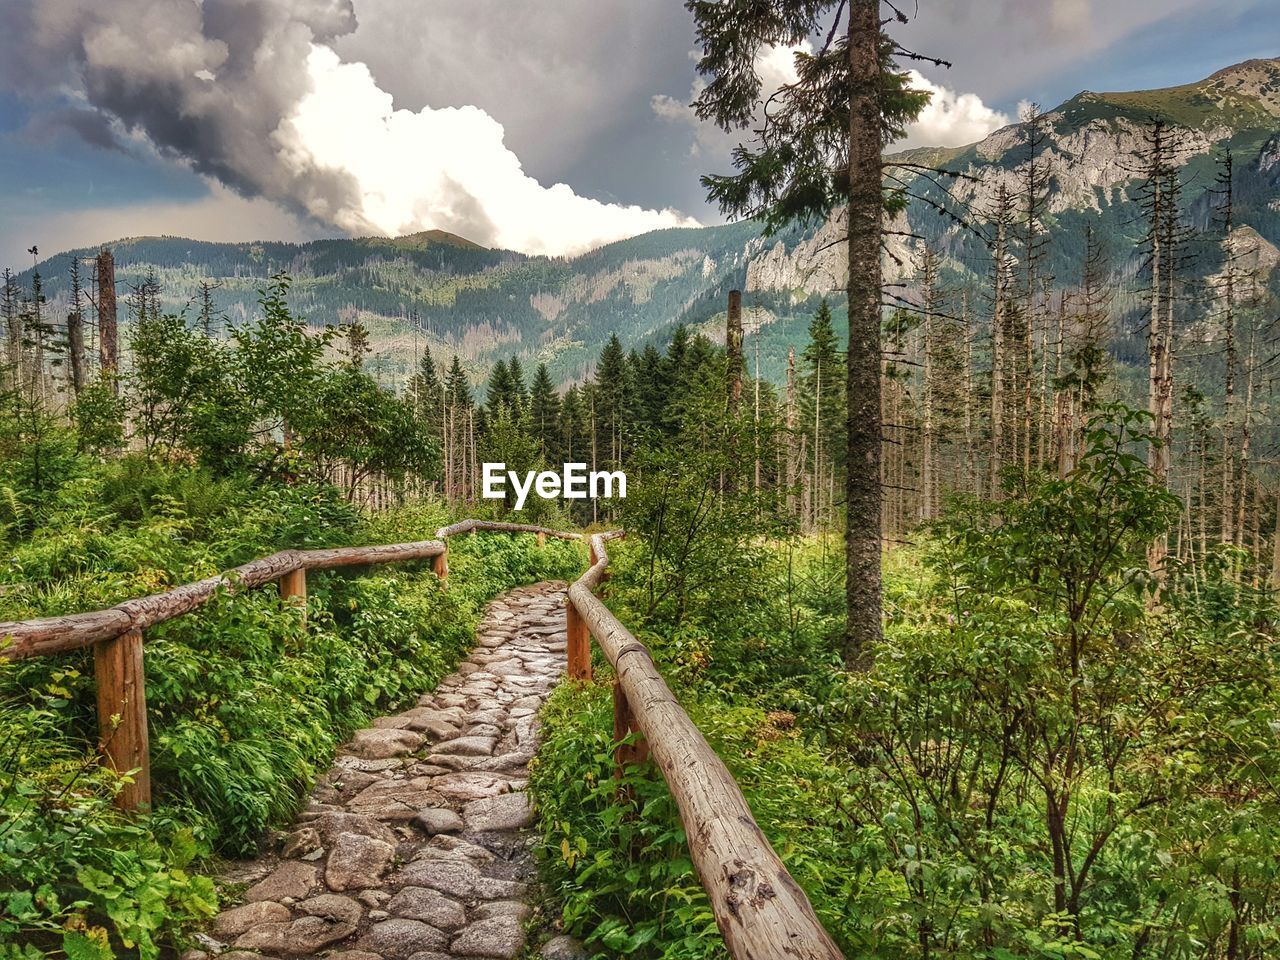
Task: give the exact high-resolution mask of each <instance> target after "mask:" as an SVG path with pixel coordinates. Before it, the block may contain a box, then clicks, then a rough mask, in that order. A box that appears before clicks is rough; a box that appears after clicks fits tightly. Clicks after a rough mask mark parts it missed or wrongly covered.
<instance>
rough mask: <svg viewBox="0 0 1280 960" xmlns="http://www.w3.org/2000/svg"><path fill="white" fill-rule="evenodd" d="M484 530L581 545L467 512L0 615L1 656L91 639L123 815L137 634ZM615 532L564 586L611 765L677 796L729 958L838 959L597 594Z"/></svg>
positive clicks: (107, 751) (574, 655) (132, 787)
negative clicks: (431, 523) (210, 572)
mask: <svg viewBox="0 0 1280 960" xmlns="http://www.w3.org/2000/svg"><path fill="white" fill-rule="evenodd" d="M477 531H482V532H507V533H534V534H536V535H537V536H538V541H539V543H542V542H544V541H545V538H547V537H555V538H560V539H566V540H580V539H582V535H581V534H577V533H569V532H565V531H560V530H550V529H547V528H544V527H536V526H530V525H527V524H514V523H494V522H489V521H482V520H464V521H462V522H461V523H456V524H453V525H452V526H448V527H442V528H441V529H440V530H438V531H437V532H436V537H437V539H435V540H424V541H421V542H418V543H401V544H393V545H389V546H378V547H341V548H336V549H331V550H285V551H282V552H280V553H275V554H272V555H271V556H269V557H264V558H262V559H260V560H254V561H252V562H250V563H246V564H244V565H243V566H240V567H236V568H235V569H233V570H229V571H228V572H227V573H225V574H222V575H220V576H217V577H209V578H207V579H205V580H200V581H197V582H196V583H190V584H186V585H185V586H181V587H177V588H175V589H173V590H169V591H167V592H165V593H160V594H156V595H154V596H150V597H144V598H141V599H138V600H126V601H125V602H124V603H121V604H118V605H116V606H114V607H111V608H109V609H107V610H96V611H92V612H90V613H79V614H72V615H70V616H63V617H47V618H43V619H39V620H26V621H22V622H18V623H0V656H4V657H10V658H15V659H16V658H23V657H34V656H43V655H46V654H55V653H65V652H67V651H70V650H77V649H81V648H83V647H87V646H90V645H93V648H94V675H95V681H96V686H97V699H98V724H99V730H100V731H101V734H100V736H101V746H100V749H101V753H102V756H103V760H104V762H105V763H107V764H109V765H110V766H111V767H112V768H114V769H115V770H117V771H120V772H122V773H128V772H132V776H131V778H130V779H131V782H129V783H126V785H125V786H124V788H123V789H122V790H121V792H120V793H119V794H118V796H117V804H118V805H119V806H120V807H122V808H123V809H126V810H136V809H139V808H147V807H149V806H150V804H151V778H150V758H149V748H148V742H147V707H146V690H145V681H144V671H143V662H142V644H143V630H144V629H146V628H148V627H153V626H155V625H157V624H160V623H164V622H165V621H166V620H172V619H173V618H175V617H178V616H181V615H183V614H185V613H190V612H191V611H193V610H195V609H197V608H199V607H201V606H203V605H204V604H205V603H207V602H208V601H209V600H210V599H211V598H213V597H214V596H215V595H216V594H218V593H219V592H220V591H225V592H235V591H238V590H245V589H251V588H254V587H260V586H263V585H264V584H267V583H271V582H276V583H278V584H279V589H280V595H281V597H282V599H284V600H285V602H289V603H298V602H299V598H301V599H302V601H303V602H304V603H305V597H306V589H307V587H306V573H307V571H308V570H328V569H333V568H337V567H347V566H359V565H369V564H382V563H395V562H398V561H406V560H422V559H430V560H431V561H432V569H433V570H434V571H435V573H436V575H437V576H438V577H439V578H440V580H441V582H442V583H444V582H446V581H447V579H448V576H449V563H448V546H447V544H446V540H447V539H448V538H449V537H452V536H458V535H461V534H467V533H474V532H477ZM620 536H622V532H621V531H612V532H609V533H599V534H595V535H593V536H591V537H590V538H589V539H588V545H589V547H590V556H591V565H590V566H589V567H588V569H587V571H586V572H585V573H584V574H583V575H582V576H581V577H580V578H579V579H578V580H577V581H576V582H575V583H573V584H572V585H571V586H570V587H569V596H568V603H567V604H566V607H565V619H566V623H565V627H566V637H567V643H566V656H567V659H568V675H569V678H570V679H571V680H578V681H589V680H590V679H591V638H592V637H593V636H594V637H595V639H596V641H597V643H598V644H599V645H600V649H601V651H602V652H603V654H604V657H605V659H606V660H607V661H608V662H609V664H610V665H611V666H612V667H613V671H614V677H615V679H614V684H613V705H614V710H613V717H614V739H615V740H616V741H618V743H619V746H618V748H617V750H616V752H615V761H616V763H617V764H618V767H619V770H621V769H622V768H623V767H625V766H626V765H627V764H633V763H640V762H643V761H645V760H646V759H648V758H650V757H652V759H653V760H654V761H655V762H656V764H657V766H658V769H659V770H660V771H661V772H662V776H663V778H664V779H665V780H666V782H667V786H668V788H669V789H670V791H671V794H672V796H673V797H674V799H675V801H676V806H677V807H678V809H679V811H680V820H681V822H682V823H683V825H684V829H685V834H686V836H687V837H688V842H689V852H690V855H691V857H692V860H693V865H694V869H695V870H696V871H697V873H698V878H699V880H700V881H701V883H702V886H703V889H705V890H706V892H707V896H708V898H709V900H710V903H711V909H712V911H713V913H714V914H715V918H716V925H717V926H718V927H719V929H720V933H721V935H722V936H723V937H724V941H725V944H726V946H727V947H728V949H729V953H730V955H731V956H732V957H733V958H734V960H843V956H842V954H841V953H840V950H839V948H838V947H837V946H836V944H835V942H834V941H833V940H832V939H831V937H830V936H829V935H828V934H827V932H826V931H825V930H824V929H823V927H822V924H821V923H819V922H818V918H817V915H816V914H815V913H814V910H813V907H812V905H811V904H810V903H809V900H808V898H807V897H806V896H805V893H804V891H803V890H801V889H800V887H799V885H798V884H797V883H796V882H795V880H793V879H792V877H791V875H790V874H789V873H788V872H787V869H786V867H785V866H784V865H783V863H782V861H781V860H780V859H779V857H778V855H777V854H776V853H775V852H774V850H773V847H772V846H770V844H769V841H768V840H767V839H766V838H765V836H764V833H763V832H762V831H761V830H760V827H759V826H758V825H757V824H756V822H755V818H754V817H753V816H752V815H751V810H750V808H749V807H748V806H747V801H746V799H745V798H744V797H743V795H742V790H741V789H740V788H739V787H738V784H737V782H736V781H735V780H734V779H733V775H732V774H731V773H730V772H729V770H728V768H727V767H726V766H725V765H724V763H723V762H722V761H721V760H720V758H719V757H718V756H716V754H715V751H714V750H712V749H711V747H710V745H709V744H708V743H707V741H706V739H705V738H704V737H703V736H702V733H701V732H700V731H699V730H698V728H697V726H696V725H695V724H694V722H693V721H692V720H691V719H690V718H689V715H688V714H687V713H685V711H684V709H683V708H682V707H681V706H680V704H679V702H678V701H677V700H676V698H675V696H674V695H672V693H671V690H670V689H669V688H668V687H667V684H666V682H665V681H664V680H663V679H662V675H661V674H660V673H659V672H658V668H657V666H656V665H655V664H654V662H653V657H652V656H651V655H650V653H649V650H648V648H647V647H646V646H645V645H644V644H642V643H641V642H640V641H639V640H637V639H636V638H635V637H634V636H633V635H632V634H631V632H630V631H629V630H627V628H626V627H625V626H623V625H622V623H621V622H620V621H619V620H618V619H617V618H616V617H614V615H613V614H612V613H611V612H610V611H609V609H608V607H606V606H605V605H604V603H603V602H601V601H600V599H599V598H597V597H596V595H595V591H596V589H597V588H598V587H599V586H600V584H601V583H602V582H603V581H604V579H605V578H606V576H607V568H608V565H609V554H608V550H607V547H606V544H607V543H608V541H610V540H612V539H614V538H617V537H620Z"/></svg>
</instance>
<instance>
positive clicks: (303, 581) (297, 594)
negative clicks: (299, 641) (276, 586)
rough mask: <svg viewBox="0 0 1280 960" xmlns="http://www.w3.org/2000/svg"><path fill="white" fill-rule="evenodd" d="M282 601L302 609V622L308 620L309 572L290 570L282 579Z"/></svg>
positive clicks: (302, 569)
mask: <svg viewBox="0 0 1280 960" xmlns="http://www.w3.org/2000/svg"><path fill="white" fill-rule="evenodd" d="M280 599H281V600H284V601H285V602H292V603H295V604H297V605H299V606H301V607H302V621H303V623H306V618H307V571H306V568H304V567H299V568H298V569H297V570H290V571H289V572H288V573H286V574H285V575H284V576H283V577H281V578H280Z"/></svg>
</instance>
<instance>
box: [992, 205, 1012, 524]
mask: <svg viewBox="0 0 1280 960" xmlns="http://www.w3.org/2000/svg"><path fill="white" fill-rule="evenodd" d="M999 202H1000V205H1001V208H1002V209H1000V210H997V221H996V249H995V292H994V296H995V303H994V304H993V305H992V318H991V498H992V499H993V500H997V499H999V498H1000V471H1001V470H1002V469H1003V468H1004V461H1003V459H1002V458H1003V455H1004V446H1005V437H1004V427H1005V402H1006V401H1005V380H1004V374H1005V370H1004V367H1005V351H1006V349H1007V345H1006V344H1005V338H1004V334H1005V307H1006V304H1005V297H1006V296H1007V291H1006V289H1005V252H1006V251H1005V247H1006V245H1007V243H1008V239H1007V219H1008V196H1007V194H1005V192H1004V188H1003V187H1001V190H1000V198H999Z"/></svg>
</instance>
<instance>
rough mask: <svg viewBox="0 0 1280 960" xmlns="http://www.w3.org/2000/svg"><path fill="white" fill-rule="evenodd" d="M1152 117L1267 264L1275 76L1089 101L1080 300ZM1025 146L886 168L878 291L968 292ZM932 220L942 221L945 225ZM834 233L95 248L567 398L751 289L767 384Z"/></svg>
mask: <svg viewBox="0 0 1280 960" xmlns="http://www.w3.org/2000/svg"><path fill="white" fill-rule="evenodd" d="M1153 118H1161V119H1163V120H1165V121H1166V122H1167V123H1168V124H1170V125H1171V126H1173V127H1174V128H1175V132H1176V139H1177V142H1178V162H1179V164H1180V165H1181V178H1182V182H1183V184H1184V189H1183V198H1182V202H1183V217H1184V220H1185V221H1186V222H1187V223H1188V224H1189V225H1190V226H1192V227H1193V228H1195V229H1196V230H1198V231H1200V232H1202V233H1203V231H1205V230H1207V228H1208V227H1209V224H1210V221H1211V217H1212V208H1213V207H1214V205H1215V204H1216V203H1217V199H1216V195H1215V193H1214V189H1215V182H1214V181H1215V174H1216V168H1215V158H1216V157H1217V156H1218V155H1220V154H1221V153H1222V152H1224V151H1227V150H1230V151H1231V153H1232V154H1233V156H1234V158H1235V165H1236V166H1235V169H1236V176H1235V197H1236V223H1237V225H1238V227H1239V229H1241V230H1247V231H1248V234H1247V236H1248V237H1249V238H1256V241H1253V240H1252V239H1251V240H1250V242H1254V243H1256V246H1257V262H1258V264H1259V265H1260V269H1262V270H1263V271H1264V272H1270V271H1273V270H1274V267H1275V262H1276V261H1275V258H1274V257H1273V256H1272V254H1274V252H1275V247H1276V246H1280V60H1250V61H1247V62H1245V63H1240V64H1236V65H1235V66H1232V67H1228V68H1226V69H1224V70H1220V71H1218V72H1217V73H1215V74H1213V75H1212V76H1211V77H1208V78H1206V79H1204V80H1201V81H1199V82H1196V83H1191V84H1186V85H1183V86H1177V87H1170V88H1166V89H1161V90H1148V91H1139V92H1124V93H1095V92H1091V91H1084V92H1082V93H1080V94H1078V95H1077V96H1075V97H1073V98H1072V99H1070V100H1068V101H1067V102H1066V103H1063V104H1062V105H1060V106H1058V107H1056V108H1054V109H1052V110H1050V111H1047V112H1046V114H1045V115H1044V118H1043V121H1042V124H1043V130H1044V133H1045V141H1044V144H1043V146H1042V148H1041V151H1040V154H1039V162H1040V163H1041V164H1043V165H1044V169H1045V171H1046V176H1047V179H1048V193H1047V202H1046V216H1045V218H1044V219H1045V229H1046V231H1047V240H1048V244H1047V246H1046V250H1047V256H1046V261H1045V264H1044V272H1045V275H1046V276H1052V277H1054V278H1057V282H1058V283H1059V284H1066V285H1070V284H1074V283H1076V282H1077V281H1078V279H1079V276H1080V272H1081V270H1082V260H1083V254H1084V250H1085V235H1086V233H1087V232H1091V233H1092V234H1093V235H1094V236H1095V237H1097V238H1099V239H1100V240H1101V241H1102V243H1103V244H1104V246H1105V247H1107V248H1108V252H1109V255H1110V262H1111V267H1112V270H1113V272H1114V276H1115V278H1116V282H1117V283H1118V284H1120V285H1124V284H1136V283H1137V281H1136V280H1134V277H1135V275H1136V274H1137V272H1138V269H1139V266H1140V258H1141V254H1140V252H1139V241H1140V239H1141V235H1142V233H1143V227H1142V217H1141V209H1140V206H1139V183H1138V174H1139V161H1138V159H1137V157H1138V155H1139V154H1140V153H1141V152H1142V150H1143V149H1144V147H1145V137H1146V131H1147V128H1148V124H1149V123H1150V121H1151V120H1152V119H1153ZM1026 132H1027V127H1026V124H1025V123H1015V124H1012V125H1010V126H1007V127H1004V128H1003V129H1000V130H997V131H995V132H994V133H992V134H991V135H990V136H988V137H986V138H985V139H983V140H982V141H980V142H978V143H974V144H970V145H968V146H963V147H955V148H941V149H927V150H913V151H908V152H905V153H900V154H897V155H895V156H893V157H891V158H890V159H892V160H896V161H899V162H904V163H914V164H920V165H927V166H932V167H940V168H942V169H944V170H946V171H948V172H949V174H950V176H943V177H939V176H937V175H933V174H930V175H923V174H921V175H918V176H916V175H915V174H914V173H911V172H910V170H913V169H914V168H903V169H904V170H908V173H907V176H908V178H909V179H911V180H912V182H911V183H910V187H911V191H912V193H913V194H914V195H915V199H914V200H912V202H911V203H910V204H909V205H908V207H907V210H906V211H905V213H904V214H902V215H901V217H900V219H899V221H898V222H897V223H895V224H894V228H895V230H894V234H893V235H892V236H891V237H890V238H889V243H888V247H889V251H888V256H887V257H886V267H887V271H888V273H889V276H890V279H891V280H894V281H901V282H905V283H908V284H909V282H910V280H911V277H912V275H913V273H914V268H915V264H916V262H917V253H918V244H919V243H920V241H921V239H923V240H924V241H927V242H929V243H931V244H932V245H934V246H935V248H936V249H938V250H939V251H940V252H941V253H942V254H943V256H944V258H945V264H946V267H947V269H948V270H950V271H951V272H952V273H953V274H954V275H955V276H956V278H957V279H958V280H959V282H968V283H970V284H972V285H974V286H975V288H976V287H977V286H978V285H980V284H982V283H984V282H985V279H986V276H987V272H988V269H989V254H988V252H987V250H986V248H985V246H984V243H983V237H982V234H983V233H984V232H986V231H987V225H986V224H985V222H984V219H985V218H986V217H987V215H988V214H989V212H990V210H991V207H992V205H993V204H992V202H993V198H994V197H995V195H996V192H997V191H998V189H999V187H1000V186H1001V185H1002V184H1003V185H1005V186H1007V187H1008V188H1009V189H1010V190H1012V191H1013V192H1015V194H1016V192H1017V191H1018V190H1019V189H1020V186H1021V177H1022V176H1023V172H1024V170H1025V161H1026V155H1027V147H1026ZM939 208H944V209H947V210H949V211H952V212H953V213H955V215H956V217H955V219H950V218H944V217H940V216H939V215H938V213H937V210H938V209H939ZM841 234H842V225H841V222H840V216H839V215H837V216H836V217H833V218H832V220H831V221H829V222H827V223H825V224H820V225H818V226H816V227H812V228H807V229H806V228H800V227H795V228H791V229H789V230H787V231H785V232H783V233H782V234H780V235H777V236H773V237H769V238H765V237H762V236H761V231H760V229H759V227H758V225H756V224H755V223H752V222H744V223H737V224H730V225H724V226H712V227H704V228H699V229H672V230H660V231H656V232H653V233H648V234H644V235H642V236H638V237H633V238H631V239H629V240H623V241H620V242H618V243H613V244H609V245H607V246H605V247H602V248H600V249H598V250H595V251H592V252H590V253H587V254H583V255H581V256H577V257H573V258H560V257H530V256H525V255H522V254H518V253H513V252H510V251H504V250H489V249H486V248H484V247H481V246H479V245H478V244H475V243H472V242H470V241H468V240H466V239H464V238H461V237H457V236H454V235H452V234H448V233H444V232H443V231H427V232H424V233H418V234H413V235H410V236H405V237H399V238H394V239H389V238H371V237H365V238H359V239H350V240H348V239H342V240H320V241H315V242H312V243H304V244H289V243H204V242H201V241H195V240H186V239H182V238H177V237H141V238H133V239H127V240H121V241H118V242H117V243H114V244H110V245H109V246H111V248H112V249H113V250H114V252H115V256H116V262H117V265H118V274H119V279H120V280H121V281H122V282H123V283H125V284H135V285H136V284H137V283H139V282H140V281H141V280H142V279H143V278H144V277H145V276H146V275H147V274H148V273H149V272H153V273H154V274H155V276H156V277H157V279H158V280H159V281H160V283H161V285H162V289H163V295H164V301H165V303H166V304H167V305H168V306H169V307H170V308H173V309H183V308H184V307H187V305H188V304H190V302H191V301H192V300H193V298H194V296H195V294H196V292H197V291H198V289H199V284H200V281H201V280H203V279H206V278H208V279H212V280H214V281H215V282H216V283H217V284H218V289H217V291H216V293H215V303H216V304H217V305H218V307H219V309H220V310H221V311H222V313H223V315H224V317H225V319H226V321H227V322H228V323H232V324H234V323H239V322H242V321H243V320H244V319H245V318H246V317H247V316H249V315H250V313H251V311H252V310H253V309H254V301H255V298H256V295H257V294H256V291H257V289H258V288H259V287H261V286H262V284H263V281H264V280H265V279H266V278H268V277H270V276H271V275H272V274H274V273H277V272H287V273H288V274H289V275H290V276H291V277H292V278H293V280H294V286H293V294H292V303H293V305H294V306H295V308H296V310H297V312H298V313H299V314H300V315H302V316H304V317H306V318H307V319H308V320H310V321H311V322H312V323H315V324H336V323H345V322H350V321H353V320H357V319H358V320H360V321H362V322H363V323H364V324H365V325H366V326H367V327H369V329H370V333H371V338H372V343H373V345H374V349H375V353H374V357H373V358H372V360H371V367H372V368H373V369H374V370H376V371H378V372H379V373H380V375H382V376H384V377H385V378H386V379H387V380H388V381H389V382H402V381H403V379H404V378H405V377H406V376H407V375H408V373H409V372H410V371H411V369H412V367H413V364H414V362H415V357H416V356H417V354H418V352H419V351H420V349H421V346H422V345H423V344H429V345H430V346H431V348H432V351H433V353H435V354H436V355H437V358H438V359H446V360H447V357H448V355H449V354H452V353H454V352H456V353H459V354H460V355H461V356H462V357H463V358H464V361H465V362H466V364H467V366H468V368H469V369H470V371H471V373H472V376H473V378H474V379H475V380H476V381H477V382H478V381H480V380H481V379H483V377H484V375H485V373H486V371H487V369H488V367H489V366H490V365H491V364H492V363H493V362H494V361H495V360H496V359H498V358H499V357H505V356H509V355H511V354H513V353H514V354H519V355H520V356H521V358H522V359H523V360H525V361H526V365H529V364H532V363H537V362H538V361H546V362H547V363H548V365H549V366H550V367H551V369H552V372H553V374H554V375H555V376H556V377H557V378H558V379H559V380H560V381H561V382H568V381H573V380H578V379H581V378H582V377H584V376H586V375H588V374H589V373H590V370H591V365H592V363H593V361H594V359H595V358H596V356H598V354H599V351H600V348H601V347H602V346H603V344H604V343H605V342H606V341H607V339H608V338H609V336H610V335H612V334H614V333H616V334H618V336H619V337H620V338H621V339H622V342H623V344H624V345H625V346H627V347H638V346H641V345H642V344H643V343H645V342H646V341H649V340H654V339H661V338H663V337H665V336H666V335H667V334H668V333H669V331H670V329H671V328H672V327H673V326H674V325H675V324H676V323H688V324H691V325H693V326H696V327H699V328H701V329H704V330H706V331H708V332H710V333H713V334H714V333H717V332H718V331H719V329H720V325H721V323H722V322H723V309H724V308H723V304H724V302H725V295H726V293H727V291H728V290H729V289H731V288H734V287H739V288H742V289H745V290H746V291H747V295H746V305H747V309H748V317H747V327H748V342H747V356H748V357H749V358H754V355H755V352H756V351H755V345H754V343H753V342H752V333H751V331H752V330H753V328H754V327H755V326H756V325H757V323H758V325H759V336H760V344H759V355H760V361H761V369H762V372H763V373H764V374H765V375H766V376H768V377H770V378H772V379H775V380H777V379H779V378H780V377H781V376H782V373H783V370H784V369H785V362H786V353H787V349H788V348H789V347H790V346H792V345H797V344H800V343H802V342H803V339H804V333H805V329H806V327H807V325H808V321H809V318H810V316H811V314H812V312H813V310H814V309H815V308H816V305H817V302H818V300H819V299H820V298H821V297H822V296H824V295H826V296H829V297H830V298H831V299H832V301H833V305H835V306H836V307H837V309H838V308H839V306H840V301H841V300H842V293H841V290H842V288H843V285H844V263H843V259H844V250H843V245H842V243H841V239H840V238H841ZM1264 245H1265V246H1264ZM95 252H96V251H95V249H93V248H84V249H80V250H73V251H70V252H69V253H67V254H63V255H60V256H57V257H52V258H50V259H48V260H46V261H45V262H44V263H42V264H41V265H40V267H39V269H40V271H41V273H42V275H43V276H44V277H45V284H46V291H47V293H48V295H49V296H50V298H51V300H53V301H54V302H55V304H58V305H57V306H55V310H57V309H62V308H63V306H62V305H60V304H59V302H60V301H61V300H62V299H63V298H64V297H65V293H66V286H67V284H66V279H65V277H66V270H67V264H68V262H69V258H71V257H88V256H92V255H93V254H94V253H95ZM1191 259H1192V260H1193V261H1194V262H1192V263H1190V264H1189V265H1188V267H1187V270H1188V273H1189V274H1191V275H1199V276H1208V275H1211V274H1212V272H1213V271H1214V270H1215V269H1217V268H1218V267H1219V266H1220V264H1217V263H1215V261H1214V259H1213V256H1212V255H1205V256H1197V257H1193V258H1191ZM28 274H29V272H28ZM23 279H24V280H26V281H27V282H29V276H26V277H24V278H23Z"/></svg>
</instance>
